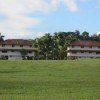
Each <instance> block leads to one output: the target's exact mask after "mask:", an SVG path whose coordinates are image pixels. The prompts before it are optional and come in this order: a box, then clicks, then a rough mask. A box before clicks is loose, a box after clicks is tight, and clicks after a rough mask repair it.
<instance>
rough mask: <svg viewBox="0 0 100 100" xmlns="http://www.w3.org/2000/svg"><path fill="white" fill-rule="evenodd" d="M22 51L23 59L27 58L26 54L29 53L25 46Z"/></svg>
mask: <svg viewBox="0 0 100 100" xmlns="http://www.w3.org/2000/svg"><path fill="white" fill-rule="evenodd" d="M20 53H21V55H22V57H23V59H26V58H25V57H26V55H27V53H28V52H27V50H26V49H24V48H22V49H21V50H20Z"/></svg>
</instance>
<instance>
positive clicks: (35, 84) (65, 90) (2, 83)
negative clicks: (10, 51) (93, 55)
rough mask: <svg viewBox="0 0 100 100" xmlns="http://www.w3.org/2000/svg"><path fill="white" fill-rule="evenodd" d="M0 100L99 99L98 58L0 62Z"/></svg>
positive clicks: (99, 65)
mask: <svg viewBox="0 0 100 100" xmlns="http://www.w3.org/2000/svg"><path fill="white" fill-rule="evenodd" d="M0 100H100V59H97V60H80V61H0Z"/></svg>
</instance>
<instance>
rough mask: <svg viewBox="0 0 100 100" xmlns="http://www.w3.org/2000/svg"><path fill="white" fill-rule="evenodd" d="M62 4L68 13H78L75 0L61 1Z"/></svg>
mask: <svg viewBox="0 0 100 100" xmlns="http://www.w3.org/2000/svg"><path fill="white" fill-rule="evenodd" d="M62 2H63V3H64V4H66V6H67V7H68V9H69V10H70V11H73V12H74V11H78V7H77V5H76V2H75V0H62Z"/></svg>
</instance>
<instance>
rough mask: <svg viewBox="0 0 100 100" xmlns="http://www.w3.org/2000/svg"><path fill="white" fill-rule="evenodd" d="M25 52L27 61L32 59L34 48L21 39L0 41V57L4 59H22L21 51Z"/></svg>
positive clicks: (28, 42)
mask: <svg viewBox="0 0 100 100" xmlns="http://www.w3.org/2000/svg"><path fill="white" fill-rule="evenodd" d="M22 49H24V50H26V51H27V55H26V57H27V59H34V54H35V50H36V48H34V47H33V46H32V43H31V42H30V41H28V40H23V39H8V40H5V41H0V57H5V58H6V59H22V54H21V50H22Z"/></svg>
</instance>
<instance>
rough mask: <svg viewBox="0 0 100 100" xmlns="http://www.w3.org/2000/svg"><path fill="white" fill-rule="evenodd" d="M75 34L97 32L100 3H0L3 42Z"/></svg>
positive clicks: (80, 0) (30, 0) (69, 0)
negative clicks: (60, 33) (73, 32)
mask: <svg viewBox="0 0 100 100" xmlns="http://www.w3.org/2000/svg"><path fill="white" fill-rule="evenodd" d="M75 30H79V31H80V32H83V31H88V32H89V33H90V35H92V34H94V33H97V32H100V0H0V32H1V33H2V35H4V36H5V38H9V39H11V38H25V39H34V38H37V37H41V36H43V35H44V34H45V33H51V34H53V33H54V32H61V31H65V32H67V31H75Z"/></svg>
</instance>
